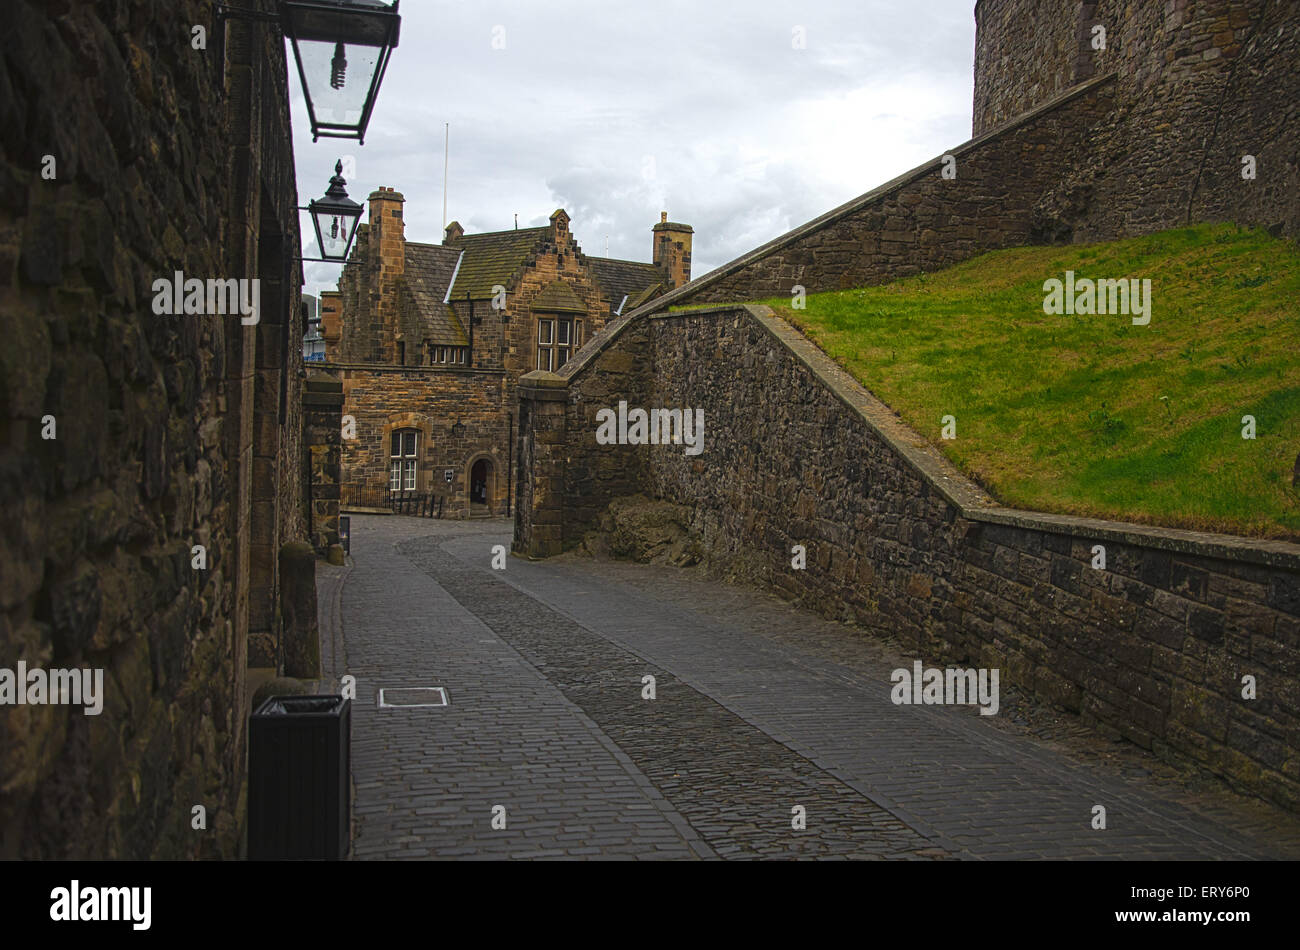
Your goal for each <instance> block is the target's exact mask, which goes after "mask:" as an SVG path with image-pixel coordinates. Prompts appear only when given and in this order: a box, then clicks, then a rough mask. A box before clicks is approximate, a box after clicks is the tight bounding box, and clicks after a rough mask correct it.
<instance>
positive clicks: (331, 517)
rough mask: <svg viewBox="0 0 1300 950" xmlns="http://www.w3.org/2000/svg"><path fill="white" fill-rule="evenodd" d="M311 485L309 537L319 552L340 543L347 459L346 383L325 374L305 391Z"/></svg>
mask: <svg viewBox="0 0 1300 950" xmlns="http://www.w3.org/2000/svg"><path fill="white" fill-rule="evenodd" d="M302 402H303V416H304V425H305V426H306V440H307V462H306V465H307V468H308V476H307V477H308V479H309V484H310V485H311V505H310V507H309V509H308V515H309V518H310V520H309V522H308V525H307V537H308V539H309V540H310V541H311V545H312V548H313V549H314V550H315V551H316V553H317V554H320V555H324V554H326V553H328V551H329V549H330V546H331V545H334V544H338V543H339V488H340V485H341V483H342V462H343V384H342V383H341V382H338V381H337V380H333V379H329V378H327V377H325V376H323V375H317V374H313V375H312V376H310V377H309V378H308V379H307V384H306V387H305V390H304V392H303V394H302Z"/></svg>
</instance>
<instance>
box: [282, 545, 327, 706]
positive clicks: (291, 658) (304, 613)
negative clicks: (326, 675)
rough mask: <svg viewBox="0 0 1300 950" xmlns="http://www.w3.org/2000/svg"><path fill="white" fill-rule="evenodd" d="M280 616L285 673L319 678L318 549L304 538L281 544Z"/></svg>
mask: <svg viewBox="0 0 1300 950" xmlns="http://www.w3.org/2000/svg"><path fill="white" fill-rule="evenodd" d="M280 617H281V619H282V621H283V624H284V627H283V629H284V675H285V676H288V677H293V678H295V679H304V680H314V679H320V633H319V629H318V626H317V618H316V551H315V550H314V549H313V548H312V546H311V545H310V544H307V543H306V542H303V541H290V542H289V543H288V544H286V545H285V546H284V547H282V548H280Z"/></svg>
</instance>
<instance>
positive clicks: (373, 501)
mask: <svg viewBox="0 0 1300 950" xmlns="http://www.w3.org/2000/svg"><path fill="white" fill-rule="evenodd" d="M404 214H405V198H404V197H403V196H402V195H401V194H400V193H398V192H396V191H394V190H393V189H391V188H380V189H378V190H377V191H375V192H373V193H372V194H371V195H370V196H369V215H368V217H369V220H368V223H366V224H362V225H360V226H358V228H357V237H356V246H355V247H354V249H353V252H352V254H351V256H350V258H349V261H348V263H347V265H346V266H345V267H344V270H343V274H342V276H341V277H340V280H339V289H338V290H337V291H326V292H325V293H323V294H321V333H322V336H323V337H324V339H325V362H324V363H318V364H316V365H315V367H314V369H316V370H318V371H320V372H322V373H325V374H328V375H330V376H332V377H333V378H334V379H336V380H338V381H340V382H341V383H342V387H343V394H344V404H343V435H344V438H343V446H342V474H341V481H342V490H341V496H342V504H343V506H344V507H352V508H365V507H374V506H383V505H385V504H386V503H387V501H388V499H389V498H391V496H392V495H393V494H406V493H416V494H420V495H424V496H426V497H427V496H430V495H432V496H435V497H437V498H440V499H441V502H442V508H441V510H442V513H443V515H444V517H468V516H471V515H503V514H506V513H507V512H508V511H509V510H510V507H511V501H512V497H513V485H512V482H511V474H510V473H511V471H512V468H513V465H514V461H515V459H514V453H513V441H514V437H515V434H516V421H517V420H516V389H515V386H516V382H517V380H518V379H519V377H520V376H521V375H523V374H524V373H527V372H529V371H531V370H534V369H539V368H540V369H547V370H557V369H559V368H560V367H561V366H563V365H564V364H565V363H566V362H567V361H568V360H569V359H571V358H572V357H573V355H574V354H575V353H576V352H577V351H578V350H579V349H580V348H581V347H582V345H583V344H584V343H585V342H586V341H587V340H589V339H590V338H591V337H592V336H594V335H595V334H596V333H598V332H599V331H600V330H601V329H602V328H603V327H604V326H605V323H606V322H607V321H608V320H609V319H611V318H612V317H614V316H617V315H619V314H621V313H624V312H628V311H629V310H631V309H632V308H633V307H636V306H640V305H641V304H643V303H645V302H647V301H649V300H651V299H653V298H654V297H655V296H657V295H659V294H662V293H665V292H667V291H669V290H672V289H673V288H675V287H678V286H681V285H682V284H685V283H687V282H688V281H689V280H690V268H691V241H692V234H693V231H692V229H691V228H690V227H689V226H687V225H683V224H677V223H674V222H670V221H668V219H667V214H664V215H662V216H661V220H660V221H659V223H657V224H655V225H654V227H653V229H652V239H653V240H652V261H651V262H650V263H642V262H637V261H623V260H616V259H613V258H602V257H590V256H588V255H586V254H584V253H583V251H582V249H581V247H580V246H579V245H578V242H577V240H576V239H575V237H574V236H573V233H572V231H571V230H570V221H569V215H568V214H567V213H566V212H565V211H564V210H563V209H560V210H557V211H556V212H555V213H554V214H552V215H551V218H550V223H549V224H548V225H547V226H545V227H538V228H522V229H515V230H511V231H494V232H487V233H482V234H466V233H465V231H464V229H463V228H462V227H461V226H460V224H459V223H457V222H455V221H453V222H452V223H451V224H449V225H448V226H447V228H446V232H445V236H444V239H443V243H442V244H441V245H435V244H421V243H416V242H411V241H407V240H406V239H405V224H404Z"/></svg>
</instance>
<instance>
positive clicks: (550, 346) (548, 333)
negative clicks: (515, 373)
mask: <svg viewBox="0 0 1300 950" xmlns="http://www.w3.org/2000/svg"><path fill="white" fill-rule="evenodd" d="M581 345H582V321H581V320H575V319H574V318H573V317H538V318H537V368H538V369H545V370H552V371H554V370H557V369H559V368H560V367H561V366H563V365H564V364H565V363H567V362H569V357H570V356H572V355H573V351H574V350H576V349H577V348H578V347H580V346H581Z"/></svg>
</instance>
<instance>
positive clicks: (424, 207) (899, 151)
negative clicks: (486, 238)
mask: <svg viewBox="0 0 1300 950" xmlns="http://www.w3.org/2000/svg"><path fill="white" fill-rule="evenodd" d="M974 7H975V3H974V0H804V2H777V0H735V2H730V0H694V2H691V0H647V2H637V3H633V2H627V0H608V2H603V3H602V2H588V0H512V2H501V0H497V2H490V0H403V2H402V4H401V14H402V31H401V39H400V42H399V45H398V47H397V48H396V49H395V50H394V51H393V55H392V59H391V61H390V64H389V67H388V72H387V74H386V76H385V78H384V82H383V86H382V87H381V89H380V92H379V97H378V100H377V103H376V106H375V111H374V115H373V117H372V119H371V122H370V127H369V130H368V132H367V134H366V144H365V145H363V146H358V145H357V143H356V141H355V140H346V139H324V138H323V139H321V140H320V141H319V142H317V143H315V144H313V143H312V140H311V133H310V125H309V123H308V121H307V112H306V108H305V106H304V105H303V100H302V89H301V87H300V85H299V83H298V79H297V76H296V68H295V67H294V66H292V64H291V65H290V69H291V71H292V72H293V73H294V75H291V81H290V87H291V90H292V97H293V126H294V150H295V154H296V158H297V170H298V189H299V198H300V202H299V203H300V204H302V205H306V203H307V202H308V201H309V200H311V199H312V198H315V197H318V196H320V195H322V194H323V193H324V191H325V187H326V185H327V184H328V181H329V177H330V175H331V174H333V165H334V162H335V161H336V160H337V159H338V158H340V157H345V156H351V159H352V161H351V162H350V165H352V166H354V167H355V175H354V177H352V178H350V179H349V181H348V192H349V194H350V195H351V196H352V197H353V198H354V199H355V200H357V201H361V202H364V201H365V198H366V195H368V194H369V193H370V192H371V191H373V190H374V189H375V188H377V187H378V186H380V185H386V186H390V187H393V188H396V189H397V190H398V191H400V192H401V193H402V194H403V195H405V197H406V207H405V216H404V218H405V223H406V237H407V239H408V240H413V241H425V242H430V243H440V242H441V241H442V231H443V225H444V221H443V216H442V200H443V136H444V123H450V125H451V132H450V140H451V160H450V171H449V173H448V175H447V176H446V177H447V185H448V199H447V219H448V220H456V221H459V222H460V223H461V224H462V225H463V226H464V228H465V230H466V231H467V232H471V233H472V232H479V231H497V230H502V229H507V228H512V227H514V221H515V219H514V215H515V214H516V213H518V215H519V226H520V227H536V226H538V225H542V224H545V223H546V221H547V219H548V218H549V217H550V214H551V212H553V211H554V210H555V209H556V208H560V207H562V208H564V209H566V210H567V211H568V212H569V215H570V216H571V217H572V219H573V222H572V225H571V227H572V230H573V233H574V235H575V236H576V237H577V239H578V242H579V244H580V245H581V247H582V249H583V250H584V251H585V252H586V253H588V254H592V255H598V256H602V257H604V256H609V257H618V258H624V259H627V260H638V261H648V260H650V238H651V231H650V228H651V226H652V225H653V224H654V223H655V222H657V221H658V220H659V212H660V211H667V212H668V217H669V220H672V221H681V222H685V223H686V224H690V225H691V226H693V227H694V228H695V245H694V266H693V271H692V276H694V277H699V276H701V275H703V274H705V273H706V272H708V271H710V270H712V269H713V268H715V267H718V266H720V265H722V264H725V263H727V262H728V261H730V260H732V259H733V258H736V257H738V256H739V255H741V254H743V253H744V252H746V251H748V250H750V249H752V248H754V247H756V246H757V245H759V244H762V243H764V242H765V241H768V240H770V239H772V238H774V237H776V236H777V235H780V234H782V233H784V232H786V231H788V230H790V229H791V228H793V227H796V226H798V225H799V224H802V223H803V222H804V221H807V220H809V219H810V218H814V217H816V216H817V215H819V214H821V213H823V212H825V211H828V210H830V209H831V208H833V207H835V206H836V205H839V204H842V203H843V202H845V201H847V200H849V199H850V198H853V197H854V196H856V195H860V194H862V193H864V192H866V191H869V190H870V189H872V188H874V187H876V186H877V185H880V184H883V183H884V182H886V181H888V180H889V179H891V178H893V177H895V176H896V175H898V174H900V173H902V172H904V171H906V170H908V169H909V168H912V167H914V166H916V165H919V164H921V163H922V162H924V161H926V160H927V159H930V158H934V157H935V156H938V155H941V154H943V153H944V152H945V151H947V150H948V149H950V148H951V147H953V146H955V145H958V144H960V143H961V142H964V141H965V140H966V139H968V138H969V137H970V127H971V92H972V63H973V55H974V45H975V21H974ZM796 27H800V28H802V30H803V34H802V35H803V37H804V42H805V48H803V49H797V48H795V42H796V32H795V30H796ZM494 37H496V38H497V45H502V44H503V45H504V48H503V49H494V48H493V40H494ZM303 217H304V220H303V226H304V232H303V233H304V254H305V255H306V256H308V257H316V256H319V251H318V249H317V248H316V245H315V240H314V238H311V239H310V241H309V240H308V235H309V234H310V222H309V220H308V219H307V216H306V215H305V214H304V216H303ZM363 220H364V218H363ZM607 240H608V252H607V251H606V241H607ZM338 273H339V268H338V267H337V266H336V265H332V264H309V265H307V270H306V276H307V285H308V286H307V287H306V288H305V289H306V290H307V291H308V292H312V293H318V292H319V291H320V290H323V289H330V288H332V287H334V286H335V285H336V283H337V280H338Z"/></svg>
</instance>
